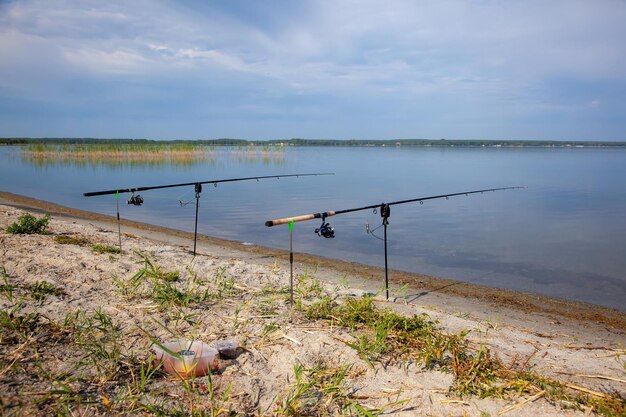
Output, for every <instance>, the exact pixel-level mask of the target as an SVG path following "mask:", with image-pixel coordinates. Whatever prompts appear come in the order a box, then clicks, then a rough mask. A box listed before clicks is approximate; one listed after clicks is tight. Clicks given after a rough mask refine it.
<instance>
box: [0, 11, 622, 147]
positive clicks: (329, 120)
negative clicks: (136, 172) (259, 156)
mask: <svg viewBox="0 0 626 417" xmlns="http://www.w3.org/2000/svg"><path fill="white" fill-rule="evenodd" d="M625 39H626V0H588V1H577V0H550V1H545V0H539V1H535V0H519V1H518V0H510V1H496V0H474V1H473V0H468V1H447V0H435V1H424V0H406V1H404V0H385V1H373V0H333V1H331V0H318V1H309V0H299V1H292V0H266V1H260V0H247V1H243V0H219V1H210V0H206V1H201V0H198V1H191V0H189V1H183V0H179V1H174V0H172V1H160V0H133V1H126V0H124V1H118V0H107V1H102V0H97V1H89V0H83V1H72V0H15V1H12V0H0V137H101V138H149V139H215V138H241V139H250V140H255V139H256V140H264V139H287V138H294V137H297V138H311V139H313V138H322V139H397V138H405V139H409V138H425V139H440V138H446V139H493V140H502V139H516V140H517V139H528V140H537V139H541V140H622V141H623V140H626V41H625Z"/></svg>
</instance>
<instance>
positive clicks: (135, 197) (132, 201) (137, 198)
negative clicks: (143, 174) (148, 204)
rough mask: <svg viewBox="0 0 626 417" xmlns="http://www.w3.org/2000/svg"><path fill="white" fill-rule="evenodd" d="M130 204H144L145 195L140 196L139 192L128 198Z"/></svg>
mask: <svg viewBox="0 0 626 417" xmlns="http://www.w3.org/2000/svg"><path fill="white" fill-rule="evenodd" d="M128 204H132V205H133V206H140V205H142V204H143V197H142V196H140V195H139V194H137V195H135V194H133V195H132V196H131V197H130V198H129V199H128Z"/></svg>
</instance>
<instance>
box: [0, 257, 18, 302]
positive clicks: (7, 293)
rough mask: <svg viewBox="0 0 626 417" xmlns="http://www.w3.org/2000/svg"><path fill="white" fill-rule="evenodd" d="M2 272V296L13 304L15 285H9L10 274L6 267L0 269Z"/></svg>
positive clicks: (0, 291)
mask: <svg viewBox="0 0 626 417" xmlns="http://www.w3.org/2000/svg"><path fill="white" fill-rule="evenodd" d="M0 270H1V272H2V284H0V294H2V295H4V297H5V298H6V299H7V301H9V302H13V293H14V292H15V288H16V287H15V285H12V284H11V283H9V274H8V273H7V270H6V268H5V267H4V265H2V267H0Z"/></svg>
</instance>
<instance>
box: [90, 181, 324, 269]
mask: <svg viewBox="0 0 626 417" xmlns="http://www.w3.org/2000/svg"><path fill="white" fill-rule="evenodd" d="M319 175H335V174H334V173H330V172H316V173H307V174H285V175H261V176H255V177H241V178H226V179H220V180H209V181H196V182H184V183H179V184H166V185H154V186H149V187H135V188H118V189H114V190H104V191H93V192H88V193H84V194H83V196H85V197H94V196H101V195H111V194H115V200H116V205H117V228H118V234H119V240H120V251H121V250H122V238H121V233H120V211H119V203H117V200H118V198H119V194H123V193H132V195H131V197H130V198H129V199H128V204H132V205H134V206H141V205H142V204H143V203H144V199H143V197H141V195H139V194H137V195H135V193H136V192H139V191H148V190H157V189H162V188H174V187H188V186H192V185H193V186H194V191H195V193H196V197H195V198H196V221H195V225H194V231H193V255H194V256H195V255H196V243H197V239H198V209H199V207H200V193H202V185H203V184H213V185H214V186H215V187H217V184H220V183H224V182H238V181H251V180H257V181H259V180H261V179H266V178H276V179H280V178H287V177H298V178H299V177H311V176H319ZM182 204H183V203H182V202H181V205H182Z"/></svg>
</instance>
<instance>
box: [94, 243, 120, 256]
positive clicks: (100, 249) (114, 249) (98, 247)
mask: <svg viewBox="0 0 626 417" xmlns="http://www.w3.org/2000/svg"><path fill="white" fill-rule="evenodd" d="M91 249H92V250H93V251H94V252H97V253H100V254H104V253H111V254H117V253H121V252H122V251H121V250H120V248H119V247H118V246H113V245H103V244H101V243H96V244H95V245H92V246H91Z"/></svg>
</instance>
